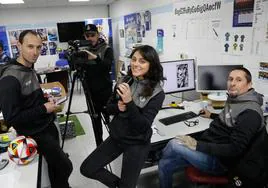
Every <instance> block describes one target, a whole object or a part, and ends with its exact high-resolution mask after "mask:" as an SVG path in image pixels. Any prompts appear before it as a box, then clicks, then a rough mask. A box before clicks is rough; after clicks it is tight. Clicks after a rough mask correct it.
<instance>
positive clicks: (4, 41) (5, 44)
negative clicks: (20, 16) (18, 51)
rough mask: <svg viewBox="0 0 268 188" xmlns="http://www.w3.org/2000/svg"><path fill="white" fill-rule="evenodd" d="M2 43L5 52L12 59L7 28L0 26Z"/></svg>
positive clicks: (0, 41) (0, 40)
mask: <svg viewBox="0 0 268 188" xmlns="http://www.w3.org/2000/svg"><path fill="white" fill-rule="evenodd" d="M0 43H2V44H3V47H4V49H3V51H4V53H5V54H6V55H7V56H9V57H11V54H10V51H9V47H8V39H7V33H6V27H5V26H0Z"/></svg>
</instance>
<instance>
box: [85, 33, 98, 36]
mask: <svg viewBox="0 0 268 188" xmlns="http://www.w3.org/2000/svg"><path fill="white" fill-rule="evenodd" d="M95 35H96V34H95V33H85V36H86V37H95Z"/></svg>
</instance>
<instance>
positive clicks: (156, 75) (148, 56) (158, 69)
mask: <svg viewBox="0 0 268 188" xmlns="http://www.w3.org/2000/svg"><path fill="white" fill-rule="evenodd" d="M135 52H139V53H140V54H141V56H142V57H143V58H144V59H145V60H146V61H148V62H149V64H150V65H149V70H148V72H147V73H146V74H145V75H144V79H146V80H148V83H147V84H146V85H145V88H144V90H143V92H142V93H141V96H144V97H146V96H150V95H152V93H153V89H154V87H155V86H156V84H157V83H159V82H160V83H162V82H163V80H165V78H164V75H163V67H162V65H161V64H160V60H159V56H158V54H157V52H156V50H155V49H154V48H153V47H152V46H149V45H142V46H139V47H136V48H134V50H133V51H132V53H131V55H130V58H132V56H133V55H134V53H135ZM128 74H129V75H131V76H132V72H131V69H130V70H129V72H128Z"/></svg>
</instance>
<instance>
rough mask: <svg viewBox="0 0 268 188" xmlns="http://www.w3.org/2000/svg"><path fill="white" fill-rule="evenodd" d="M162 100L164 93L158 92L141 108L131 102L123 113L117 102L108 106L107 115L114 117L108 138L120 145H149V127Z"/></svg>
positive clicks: (150, 129) (150, 132)
mask: <svg viewBox="0 0 268 188" xmlns="http://www.w3.org/2000/svg"><path fill="white" fill-rule="evenodd" d="M164 98H165V94H164V92H163V91H160V92H159V93H158V94H156V95H155V96H153V97H152V98H151V99H150V100H149V102H148V103H147V104H146V105H145V106H144V107H143V108H140V107H138V106H137V105H136V104H135V103H134V101H131V102H129V103H128V104H126V107H127V110H126V111H125V112H120V111H119V109H118V106H117V102H115V103H110V104H108V105H107V111H108V113H109V114H113V115H114V118H113V120H112V121H111V123H110V124H109V128H110V136H111V137H112V138H113V139H115V140H116V141H118V142H119V143H121V144H127V145H131V144H146V143H149V142H150V139H151V136H152V128H151V125H152V123H153V121H154V118H155V116H156V115H157V113H158V111H159V110H160V109H161V107H162V103H163V101H164Z"/></svg>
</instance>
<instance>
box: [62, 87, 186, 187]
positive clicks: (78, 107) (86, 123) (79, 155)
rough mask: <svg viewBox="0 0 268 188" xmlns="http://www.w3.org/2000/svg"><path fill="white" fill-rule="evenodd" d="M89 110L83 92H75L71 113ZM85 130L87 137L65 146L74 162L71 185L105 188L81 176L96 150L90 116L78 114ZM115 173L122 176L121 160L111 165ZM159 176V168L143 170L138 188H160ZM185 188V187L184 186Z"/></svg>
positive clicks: (83, 136) (105, 134) (74, 140)
mask: <svg viewBox="0 0 268 188" xmlns="http://www.w3.org/2000/svg"><path fill="white" fill-rule="evenodd" d="M67 107H68V102H67V103H66V104H65V108H64V109H65V111H66V109H67ZM85 110H87V106H86V101H85V97H84V94H83V92H82V93H80V92H79V91H77V90H76V88H75V90H74V93H73V100H72V104H71V112H78V111H79V112H81V111H85ZM77 117H78V119H79V120H80V122H81V124H82V126H83V128H84V130H85V133H86V134H85V135H82V136H77V137H75V138H72V139H66V140H65V144H64V151H65V152H67V153H68V154H69V155H70V159H71V160H72V162H73V166H74V170H73V173H72V174H71V176H70V180H69V182H70V185H71V186H72V188H85V187H88V188H89V187H90V188H105V187H106V186H104V185H103V184H102V183H99V182H97V181H94V180H92V179H89V178H86V177H84V176H82V175H81V174H80V169H79V168H80V165H81V163H82V161H83V160H84V159H85V158H86V157H87V156H88V155H89V154H90V153H91V152H92V151H93V150H94V149H95V140H94V134H93V129H92V126H91V119H90V116H89V115H88V114H84V113H81V114H77ZM107 135H108V134H107V131H105V132H104V136H107ZM111 166H112V169H113V171H115V172H116V173H117V174H120V160H116V161H115V162H112V163H111ZM158 181H159V180H158V174H157V166H154V167H153V168H150V169H149V170H148V169H145V170H142V173H141V175H140V178H139V181H138V185H137V187H138V188H157V187H159V182H158ZM183 187H185V186H183Z"/></svg>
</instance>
